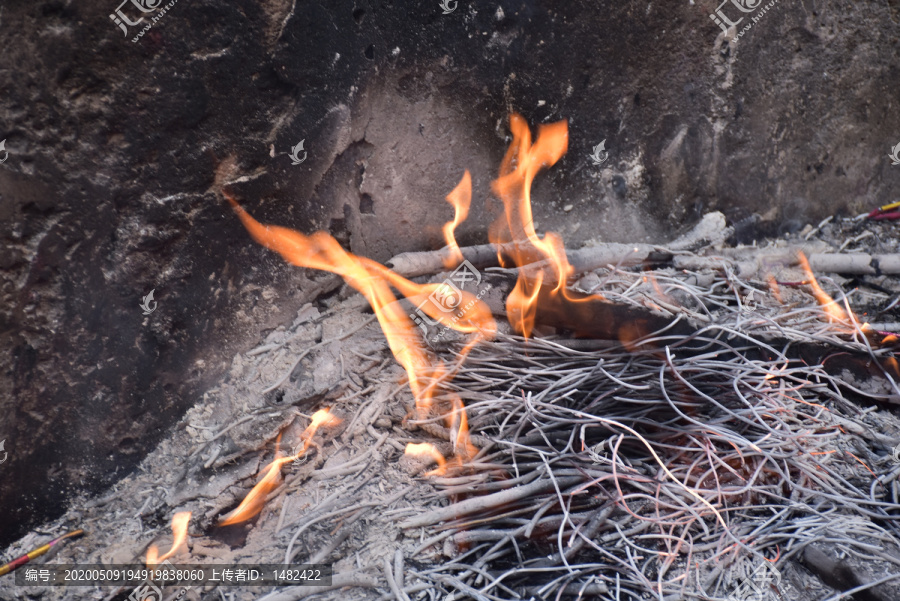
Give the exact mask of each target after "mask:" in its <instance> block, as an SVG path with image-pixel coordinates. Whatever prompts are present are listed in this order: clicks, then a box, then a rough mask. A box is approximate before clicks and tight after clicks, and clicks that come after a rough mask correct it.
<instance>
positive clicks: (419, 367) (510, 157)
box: [223, 114, 604, 523]
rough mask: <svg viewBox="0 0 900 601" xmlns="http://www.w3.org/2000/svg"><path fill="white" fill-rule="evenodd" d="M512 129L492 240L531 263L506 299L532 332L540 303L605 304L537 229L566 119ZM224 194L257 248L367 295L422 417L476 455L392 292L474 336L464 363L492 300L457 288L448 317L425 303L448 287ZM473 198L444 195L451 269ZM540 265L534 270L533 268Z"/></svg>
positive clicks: (452, 400)
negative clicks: (575, 283) (534, 199)
mask: <svg viewBox="0 0 900 601" xmlns="http://www.w3.org/2000/svg"><path fill="white" fill-rule="evenodd" d="M510 127H511V129H512V133H513V141H512V144H511V145H510V147H509V149H508V150H507V152H506V155H505V156H504V158H503V161H502V163H501V167H500V174H499V177H498V179H497V180H495V181H494V182H493V186H492V187H493V190H494V192H495V193H496V194H497V195H498V196H499V197H500V199H501V200H502V201H503V206H504V213H505V221H504V219H503V218H501V219H498V220H497V222H495V223H494V224H492V225H491V228H490V239H491V241H492V242H495V243H497V244H504V243H507V242H509V243H512V244H511V245H509V247H508V248H510V249H511V250H510V258H511V259H512V262H513V263H514V264H515V265H517V266H519V267H522V266H526V265H529V268H528V270H526V269H521V270H520V271H519V277H518V279H517V281H516V284H515V287H514V289H513V290H512V292H511V293H510V295H509V297H508V298H507V301H506V308H507V314H508V316H509V320H510V323H511V324H512V325H513V327H514V328H515V329H516V330H517V331H519V332H521V333H523V334H524V335H525V336H530V334H531V332H532V330H533V328H534V324H535V320H536V315H537V311H538V308H539V307H543V306H545V305H546V307H547V308H548V310H549V311H556V312H566V311H567V310H568V309H569V307H570V304H571V303H575V302H585V301H598V300H599V301H602V300H604V299H603V297H601V296H599V295H594V296H590V297H583V298H582V297H575V296H572V295H570V294H569V293H568V292H567V288H566V282H567V279H568V278H569V277H570V276H571V275H572V274H573V272H574V270H573V268H572V266H571V265H570V264H569V262H568V259H567V257H566V253H565V248H564V246H563V241H562V238H560V237H559V236H558V235H556V234H554V233H547V234H546V235H545V236H544V237H543V238H541V237H539V236H538V235H537V232H536V231H535V229H534V223H533V217H532V213H531V197H530V194H531V192H530V190H531V184H532V182H533V181H534V178H535V176H536V175H537V173H538V172H539V171H540V170H541V169H544V168H546V167H549V166H552V165H554V164H555V163H556V162H557V161H558V160H559V159H560V158H561V157H562V156H563V155H564V154H565V153H566V151H567V149H568V139H569V134H568V126H567V124H566V122H565V121H560V122H558V123H553V124H549V125H542V126H540V128H539V130H538V137H537V140H536V141H535V142H534V143H532V140H531V131H530V130H529V128H528V124H527V123H526V122H525V119H524V118H522V117H521V116H519V115H517V114H513V115H512V116H511V117H510ZM225 196H226V198H227V199H228V201H229V202H230V203H231V205H232V207H233V208H234V210H235V212H236V213H237V215H238V217H239V218H240V220H241V222H242V223H243V225H244V227H245V228H246V229H247V231H248V232H249V233H250V235H251V236H252V237H253V239H254V240H256V241H257V242H258V243H260V244H261V245H263V246H265V247H266V248H268V249H270V250H273V251H275V252H277V253H279V254H280V255H281V256H282V257H283V258H284V259H285V260H286V261H288V262H289V263H292V264H294V265H298V266H301V267H308V268H313V269H321V270H324V271H330V272H332V273H335V274H337V275H340V276H341V277H343V278H344V280H345V281H346V282H347V284H348V285H350V286H352V287H353V288H355V289H356V290H357V291H359V292H360V294H362V295H363V296H364V297H365V298H366V300H367V301H368V302H369V305H370V306H371V307H372V310H373V311H374V312H375V315H376V317H377V319H378V322H379V324H380V325H381V329H382V331H383V332H384V335H385V337H386V338H387V341H388V346H389V347H390V349H391V352H392V353H393V355H394V358H395V359H396V360H397V362H398V363H399V364H400V365H401V366H402V367H403V368H404V369H405V370H406V373H407V376H408V378H409V386H410V389H411V390H412V392H413V396H414V397H415V399H416V412H417V417H418V418H419V419H425V418H427V417H428V416H429V413H431V411H432V410H433V409H435V408H436V409H439V410H442V411H443V412H444V419H445V422H446V424H447V427H448V428H449V429H450V433H451V439H452V441H453V444H454V450H455V452H456V453H457V458H458V459H460V460H462V461H467V460H469V459H471V458H472V457H474V456H475V453H476V452H477V449H476V448H475V447H474V446H473V445H472V442H471V439H470V436H469V430H468V420H467V418H466V413H465V407H464V406H463V403H462V401H461V400H460V399H459V398H458V397H456V396H455V395H446V394H443V395H439V394H438V393H440V392H441V384H440V382H441V381H442V380H444V379H446V378H448V377H450V376H451V375H452V374H451V373H450V371H449V370H448V368H447V367H446V366H445V365H444V364H443V363H442V362H440V361H438V360H435V359H434V358H433V357H432V356H431V355H430V353H429V352H428V351H427V350H426V349H425V347H424V345H423V342H422V340H421V338H420V337H419V333H418V328H417V326H416V325H414V324H413V322H412V321H411V320H410V318H409V316H408V315H407V314H406V313H405V311H404V310H403V308H402V307H401V305H400V303H399V302H397V297H395V296H394V292H393V291H394V290H396V291H397V292H399V293H400V294H401V295H403V296H404V297H406V298H407V299H408V300H410V301H411V302H413V303H414V304H415V305H416V306H417V307H418V308H419V309H420V310H422V311H423V312H424V313H425V314H427V315H428V317H430V318H431V319H432V320H433V321H434V322H436V323H438V324H440V325H442V326H444V327H447V328H453V329H454V330H456V331H458V332H461V333H464V334H473V335H474V336H473V337H472V339H471V340H470V341H469V343H468V344H467V345H466V346H465V347H464V349H463V351H462V353H461V355H462V356H463V357H465V355H466V354H467V353H468V351H469V350H470V349H471V348H473V346H474V345H475V344H477V343H478V342H479V341H480V340H482V339H484V338H491V337H493V336H494V334H495V333H496V329H497V326H496V323H495V321H494V319H493V316H492V314H491V311H490V308H489V307H488V306H487V304H485V303H484V302H482V301H481V300H480V298H479V297H477V296H475V295H473V294H471V293H470V292H468V291H465V290H459V291H455V290H454V291H453V293H454V295H456V294H458V295H459V301H460V302H459V303H458V304H457V305H456V306H458V307H464V309H463V310H461V311H453V312H448V311H446V308H442V307H439V306H438V305H437V303H436V302H423V301H425V300H426V299H429V298H431V299H433V298H436V297H438V298H439V297H443V296H446V295H447V292H448V291H447V287H448V285H447V284H446V283H428V284H416V283H414V282H411V281H409V280H407V279H406V278H404V277H402V276H400V275H398V274H396V273H394V272H392V271H391V270H390V269H388V268H386V267H384V266H383V265H381V264H379V263H377V262H375V261H372V260H371V259H367V258H365V257H357V256H355V255H353V254H351V253H349V252H347V251H345V250H344V249H343V248H342V247H341V246H340V244H339V243H338V242H337V241H336V240H335V239H334V238H333V237H332V236H330V235H329V234H327V233H325V232H316V233H314V234H312V235H309V236H307V235H305V234H302V233H300V232H297V231H294V230H291V229H288V228H284V227H278V226H274V225H263V224H261V223H259V222H258V221H256V220H255V219H253V218H252V217H251V216H250V215H249V214H248V213H247V211H245V210H244V209H243V208H242V207H241V206H240V205H239V204H238V203H237V202H236V201H235V200H234V199H233V198H232V197H231V196H230V195H228V194H227V193H226V194H225ZM471 198H472V178H471V175H470V174H469V172H468V171H466V172H465V174H464V175H463V177H462V179H461V180H460V182H459V184H458V185H457V186H456V188H455V189H454V190H453V191H452V192H451V193H450V194H448V195H447V201H448V202H449V203H450V204H451V205H452V206H453V208H454V217H453V220H452V221H449V222H447V223H445V224H444V226H443V232H444V237H445V239H446V242H447V247H448V248H449V250H450V252H449V257H448V259H447V261H446V263H445V265H446V266H447V268H450V267H452V266H453V265H455V264H459V263H460V262H461V261H462V260H463V255H462V252H461V250H460V248H459V245H458V243H457V241H456V235H455V230H456V228H457V227H458V226H459V224H461V223H462V222H463V221H464V220H465V219H466V217H467V216H468V213H469V207H470V203H471ZM500 258H501V263H504V264H505V262H504V261H503V259H504V257H503V256H501V257H500ZM534 263H537V265H536V266H535V265H532V264H534ZM436 398H441V399H442V403H441V405H440V406H439V407H434V406H433V405H434V403H433V401H434V400H435V399H436ZM448 399H449V400H448ZM310 427H312V426H310ZM304 450H305V446H304ZM436 452H437V451H435V453H436ZM291 459H293V458H292V457H291V458H278V457H276V459H275V461H273V463H272V464H271V467H270V469H269V472H268V473H267V474H266V476H265V477H264V478H263V480H262V481H261V482H260V483H259V484H258V485H257V486H256V487H255V488H254V489H253V491H251V493H250V494H249V495H248V497H247V499H245V500H244V502H243V503H242V504H241V506H240V507H238V509H237V510H235V512H234V513H233V514H232V516H231V517H229V518H228V519H227V520H226V521H225V522H223V523H235V522H237V521H241V520H244V519H247V518H248V517H252V516H253V515H256V513H258V512H259V510H260V508H261V507H262V504H263V503H264V500H265V496H266V494H268V492H269V491H271V490H272V489H273V488H274V487H275V486H277V485H278V483H279V482H280V466H281V465H282V464H283V463H284V462H286V461H290V460H291ZM441 460H442V461H444V462H445V463H444V464H442V465H446V460H444V458H443V457H441ZM439 464H440V462H439Z"/></svg>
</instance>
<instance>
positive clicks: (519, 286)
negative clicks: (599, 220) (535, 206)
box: [489, 114, 603, 337]
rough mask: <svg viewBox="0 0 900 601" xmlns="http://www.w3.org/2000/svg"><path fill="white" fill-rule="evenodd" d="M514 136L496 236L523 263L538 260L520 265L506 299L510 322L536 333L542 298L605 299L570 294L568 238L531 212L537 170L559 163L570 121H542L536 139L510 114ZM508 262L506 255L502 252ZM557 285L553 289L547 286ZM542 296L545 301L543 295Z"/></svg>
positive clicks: (503, 171) (503, 169)
mask: <svg viewBox="0 0 900 601" xmlns="http://www.w3.org/2000/svg"><path fill="white" fill-rule="evenodd" d="M510 129H511V130H512V134H513V141H512V143H511V144H510V146H509V149H508V150H507V151H506V156H505V157H504V158H503V162H502V163H501V165H500V177H498V178H497V179H496V180H495V181H494V182H493V185H492V189H493V191H494V193H495V194H497V196H499V197H500V199H501V200H502V201H503V207H504V213H505V218H506V219H505V221H503V220H502V219H501V220H498V221H497V222H495V223H494V224H492V225H491V229H490V234H489V237H490V240H491V242H493V243H495V244H497V245H500V244H505V243H506V244H508V243H511V244H509V246H511V247H512V250H511V251H510V254H511V258H512V261H513V263H514V264H515V265H517V266H519V267H522V266H525V265H529V264H532V263H535V262H538V261H542V262H543V264H539V265H538V266H537V267H536V269H537V273H534V271H535V269H530V270H529V271H528V273H526V271H525V270H524V269H521V270H519V277H518V279H517V281H516V285H515V288H514V289H513V291H512V292H511V293H510V295H509V297H507V299H506V312H507V314H508V315H509V320H510V323H511V324H512V325H513V327H514V328H515V329H516V330H517V331H519V332H521V333H522V334H523V335H524V336H526V337H527V336H530V335H531V331H532V330H533V328H534V323H535V318H536V315H537V310H538V308H539V306H540V305H541V303H547V304H550V305H561V306H565V305H566V304H568V303H573V302H583V301H597V300H603V297H601V296H599V295H595V296H593V297H587V298H585V299H576V298H575V297H573V296H572V295H570V294H568V292H567V288H566V280H567V279H568V278H569V277H570V276H571V275H572V274H573V272H574V269H573V268H572V266H571V265H570V264H569V261H568V258H567V257H566V251H565V247H564V246H563V241H562V238H560V237H559V236H558V235H557V234H555V233H553V232H548V233H547V234H546V235H545V236H544V238H543V239H542V238H540V237H539V236H538V235H537V232H536V231H535V229H534V218H533V216H532V212H531V184H532V182H533V181H534V178H535V176H536V175H537V173H538V172H539V171H540V170H541V169H544V168H545V167H550V166H552V165H554V164H555V163H556V162H557V161H558V160H559V159H560V158H561V157H562V156H563V155H564V154H565V153H566V151H567V150H568V145H569V130H568V125H567V123H566V122H565V121H559V122H557V123H551V124H548V125H541V126H540V127H539V128H538V137H537V140H536V141H535V142H534V144H532V143H531V131H530V130H529V128H528V124H527V123H526V122H525V119H524V118H522V117H521V116H520V115H517V114H513V115H512V116H510ZM500 260H501V264H503V257H502V256H501V257H500ZM550 286H552V289H551V290H550V291H549V293H548V292H546V291H544V290H543V289H544V288H546V287H550ZM539 299H540V301H539Z"/></svg>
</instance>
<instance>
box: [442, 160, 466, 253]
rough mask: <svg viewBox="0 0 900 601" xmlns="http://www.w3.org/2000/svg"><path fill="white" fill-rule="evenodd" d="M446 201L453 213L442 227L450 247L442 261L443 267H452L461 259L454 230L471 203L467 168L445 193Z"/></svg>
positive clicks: (464, 216)
mask: <svg viewBox="0 0 900 601" xmlns="http://www.w3.org/2000/svg"><path fill="white" fill-rule="evenodd" d="M447 202H449V203H450V204H451V205H453V209H454V214H453V221H448V222H447V223H445V224H444V228H443V229H444V239H445V240H446V241H447V247H448V248H449V249H450V256H449V257H447V259H446V260H445V261H444V267H446V268H447V269H452V268H453V267H455V266H456V265H458V264H460V263H462V261H463V256H462V251H461V250H459V244H457V243H456V235H455V233H454V232H455V230H456V228H457V226H459V224H460V223H462V222H463V221H465V220H466V217H468V216H469V205H470V204H471V203H472V176H471V175H469V170H468V169H467V170H466V172H465V173H464V174H463V178H462V180H460V182H459V184H457V186H456V188H454V189H453V192H451V193H450V194H448V195H447Z"/></svg>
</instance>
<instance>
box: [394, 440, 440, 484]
mask: <svg viewBox="0 0 900 601" xmlns="http://www.w3.org/2000/svg"><path fill="white" fill-rule="evenodd" d="M404 455H409V456H410V457H416V458H419V459H429V458H430V459H432V460H434V462H435V463H437V464H438V466H437V468H435V469H433V470H431V471H430V472H428V473H427V474H426V475H429V476H431V475H442V474H444V472H445V471H446V470H447V460H446V459H444V456H443V455H441V452H440V451H438V450H437V449H436V448H435V447H434V445H433V444H431V443H430V442H418V443H412V442H408V443H406V450H405V451H404Z"/></svg>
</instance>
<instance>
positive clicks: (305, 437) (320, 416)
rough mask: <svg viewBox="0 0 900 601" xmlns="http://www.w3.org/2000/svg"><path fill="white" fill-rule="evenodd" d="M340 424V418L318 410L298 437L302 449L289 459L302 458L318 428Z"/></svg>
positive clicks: (324, 410) (326, 411)
mask: <svg viewBox="0 0 900 601" xmlns="http://www.w3.org/2000/svg"><path fill="white" fill-rule="evenodd" d="M340 423H341V418H339V417H337V416H335V415H333V414H332V413H331V412H329V411H328V409H319V410H318V411H316V412H315V413H313V414H312V417H311V418H310V424H309V425H308V426H306V429H305V430H303V434H301V435H300V440H301V441H302V442H303V448H301V449H300V450H299V451H298V452H297V454H296V455H293V456H292V457H291V461H293V460H294V459H296V458H297V457H300V456H302V455H303V454H304V453H305V452H306V450H307V449H308V448H309V445H310V443H311V442H312V438H313V436H315V434H316V430H318V429H319V427H320V426H337V425H338V424H340Z"/></svg>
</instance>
